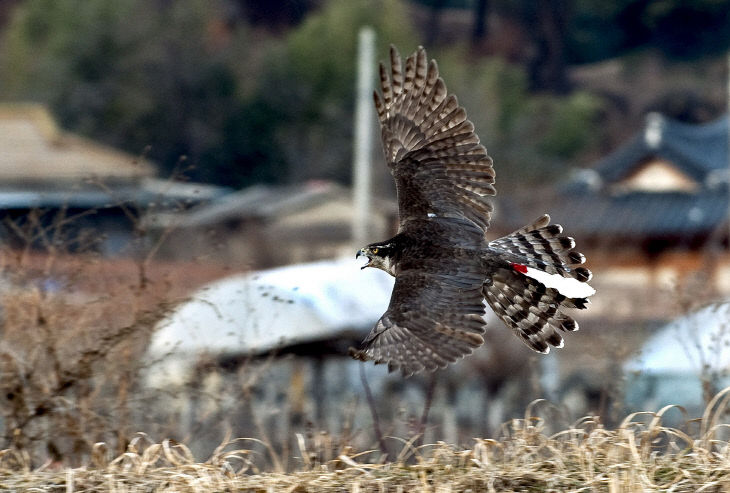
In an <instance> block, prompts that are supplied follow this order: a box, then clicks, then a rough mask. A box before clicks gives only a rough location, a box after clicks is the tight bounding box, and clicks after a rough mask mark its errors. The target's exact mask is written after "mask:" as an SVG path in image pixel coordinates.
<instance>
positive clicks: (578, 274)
mask: <svg viewBox="0 0 730 493" xmlns="http://www.w3.org/2000/svg"><path fill="white" fill-rule="evenodd" d="M576 263H577V262H576ZM573 272H574V273H575V278H576V279H578V280H579V281H580V282H588V281H590V280H591V278H593V273H592V272H591V271H590V270H588V269H586V268H585V267H576V268H575V269H574V270H573Z"/></svg>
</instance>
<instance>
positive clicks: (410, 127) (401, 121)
mask: <svg viewBox="0 0 730 493" xmlns="http://www.w3.org/2000/svg"><path fill="white" fill-rule="evenodd" d="M390 58H391V75H390V76H389V75H388V73H387V70H386V68H385V66H384V65H383V64H382V63H381V64H380V84H381V90H382V97H381V96H380V95H379V94H378V93H377V92H376V93H375V107H376V109H377V112H378V117H379V119H380V126H381V134H382V138H383V149H384V151H385V158H386V161H387V162H388V166H389V168H390V171H391V173H392V174H393V177H394V178H395V183H396V188H397V191H398V209H399V216H400V224H401V228H402V227H403V224H405V223H406V222H407V221H409V220H411V219H414V218H417V219H420V218H424V217H427V216H429V215H435V216H446V217H464V218H467V219H469V220H471V221H473V222H474V223H475V224H477V225H478V226H479V227H480V228H482V229H483V230H486V229H487V227H488V226H489V220H490V216H491V213H492V210H493V207H492V204H491V202H490V200H489V196H492V195H494V194H495V190H494V186H493V184H494V169H493V168H492V159H491V158H490V157H489V156H488V155H487V150H486V149H485V148H484V146H483V145H481V144H480V143H479V137H478V136H477V135H476V134H475V133H474V125H473V124H472V123H471V122H470V121H469V120H467V117H466V111H465V110H464V108H462V107H461V106H459V103H458V102H457V99H456V96H454V95H453V94H448V92H447V90H446V85H445V84H444V81H443V80H442V79H441V77H439V72H438V67H437V65H436V61H435V60H431V62H430V63H428V62H427V59H426V51H425V50H424V49H423V48H422V47H419V48H418V50H417V51H416V52H415V53H413V54H412V55H411V56H409V57H408V59H407V60H406V64H405V77H404V73H403V68H402V66H401V59H400V55H399V54H398V51H397V50H396V49H395V47H393V46H391V48H390Z"/></svg>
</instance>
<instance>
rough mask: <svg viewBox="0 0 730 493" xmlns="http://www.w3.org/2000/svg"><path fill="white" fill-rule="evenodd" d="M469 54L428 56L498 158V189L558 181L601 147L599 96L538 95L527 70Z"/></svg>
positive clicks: (455, 50) (460, 51)
mask: <svg viewBox="0 0 730 493" xmlns="http://www.w3.org/2000/svg"><path fill="white" fill-rule="evenodd" d="M469 53H470V51H469V50H467V49H463V48H450V49H448V50H443V51H441V52H436V51H434V50H432V52H431V53H429V54H430V55H435V56H436V57H437V58H438V60H439V67H440V70H441V74H442V76H443V77H444V80H445V81H446V82H447V85H448V88H449V91H451V92H453V93H454V94H457V95H458V97H459V102H460V103H461V104H462V105H463V106H464V107H465V108H466V109H467V113H468V116H469V119H470V120H471V121H472V122H473V123H474V126H475V129H476V131H477V134H478V135H479V136H480V137H481V139H482V142H483V143H484V145H485V146H486V147H487V150H488V152H489V154H490V155H491V156H492V157H493V158H494V160H495V169H496V172H497V181H498V186H499V187H502V186H504V185H506V186H507V187H519V186H524V184H525V183H537V182H541V183H545V182H549V181H554V180H556V179H559V178H560V177H561V176H562V175H564V174H565V173H567V172H568V171H569V170H570V168H571V166H572V164H573V163H574V162H575V160H576V159H579V158H580V157H581V156H582V155H583V153H587V152H590V151H591V149H592V147H593V146H596V145H598V143H599V142H600V140H601V137H602V134H601V131H602V129H601V127H600V126H599V125H598V121H597V118H598V116H599V115H600V112H601V110H602V108H603V106H602V101H601V100H600V99H599V98H598V97H596V96H593V95H591V94H588V93H584V92H578V93H571V94H567V95H564V96H555V95H551V94H549V93H542V94H540V95H535V94H533V93H531V92H530V82H529V77H528V74H527V71H526V70H525V69H524V68H523V67H520V66H519V65H515V64H508V63H506V62H505V61H503V60H501V59H499V58H496V57H495V58H481V59H477V60H474V59H473V58H472V57H471V56H470V54H469Z"/></svg>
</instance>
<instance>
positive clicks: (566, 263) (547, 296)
mask: <svg viewBox="0 0 730 493" xmlns="http://www.w3.org/2000/svg"><path fill="white" fill-rule="evenodd" d="M562 232H563V228H562V227H561V226H560V225H558V224H553V225H550V216H548V215H547V214H545V215H543V216H541V217H540V218H538V219H537V220H536V221H534V222H533V223H532V224H529V225H527V226H525V227H524V228H520V229H519V230H517V231H515V232H514V233H512V234H509V235H507V236H505V237H503V238H499V239H497V240H494V241H492V242H490V243H489V246H490V247H491V248H493V249H495V250H498V251H499V250H501V251H505V252H508V253H510V254H513V255H514V256H515V259H516V260H518V261H519V264H520V265H522V266H526V267H532V268H534V269H538V270H540V271H542V272H545V273H547V274H557V275H560V276H561V277H566V278H572V279H575V280H577V281H579V282H581V283H585V282H587V281H589V280H590V279H591V276H592V275H591V271H589V270H588V269H586V268H585V267H575V266H576V265H580V264H582V263H583V262H585V256H584V255H583V254H582V253H578V252H576V251H574V250H573V248H574V247H575V241H574V240H573V238H571V237H568V236H560V235H561V233H562ZM484 297H485V298H486V300H487V303H489V306H491V307H492V309H493V310H494V312H495V313H496V314H497V316H498V317H499V318H500V319H502V321H503V322H504V323H505V325H507V327H509V328H510V329H512V331H513V332H514V333H515V334H516V335H517V336H518V337H519V338H520V339H521V340H522V341H523V342H524V343H525V344H527V345H528V346H529V347H530V348H531V349H533V350H535V351H539V352H541V353H547V352H548V351H549V350H550V346H554V347H562V346H563V337H562V335H561V332H563V331H570V332H572V331H576V330H578V324H577V322H576V321H575V320H573V318H571V317H570V316H569V315H567V314H565V313H564V312H563V311H562V309H564V308H580V309H583V308H587V306H588V299H587V298H570V297H567V296H565V295H563V294H562V293H560V291H558V290H557V289H555V288H551V287H546V286H545V285H544V284H542V283H541V282H539V281H537V280H535V279H533V278H532V277H530V276H529V274H528V275H526V274H525V273H522V272H519V271H518V270H515V269H514V268H499V269H497V271H496V272H495V273H494V275H493V276H492V278H491V280H490V282H488V283H487V284H485V286H484Z"/></svg>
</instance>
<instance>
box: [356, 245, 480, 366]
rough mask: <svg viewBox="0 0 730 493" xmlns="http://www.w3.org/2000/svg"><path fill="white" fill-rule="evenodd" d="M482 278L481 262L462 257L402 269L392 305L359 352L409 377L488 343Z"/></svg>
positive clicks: (364, 358) (360, 357)
mask: <svg viewBox="0 0 730 493" xmlns="http://www.w3.org/2000/svg"><path fill="white" fill-rule="evenodd" d="M482 282H483V276H482V275H480V274H478V272H477V267H476V263H469V262H464V261H462V260H456V259H454V260H444V259H440V260H438V261H436V260H432V261H428V262H425V263H424V265H423V266H421V268H419V269H412V270H407V271H405V272H402V273H400V274H399V275H398V276H397V277H396V280H395V286H394V287H393V293H392V295H391V299H390V305H389V306H388V309H387V310H386V312H385V314H384V315H383V316H382V317H381V318H380V320H379V321H378V323H377V324H376V325H375V327H374V328H373V330H372V331H371V332H370V334H369V335H368V337H367V338H366V339H365V341H364V342H363V345H364V349H363V350H361V351H357V352H356V354H354V356H355V357H356V358H358V359H362V360H374V361H375V362H376V363H385V364H387V365H388V367H389V368H390V369H391V370H395V369H400V370H401V371H402V372H403V374H404V375H406V376H408V375H412V374H413V373H417V372H419V371H422V370H435V369H437V368H443V367H445V366H446V365H448V364H449V363H452V362H454V361H456V360H457V359H458V358H461V357H463V356H465V355H467V354H469V353H471V352H472V350H473V349H474V348H476V347H479V346H480V345H481V344H482V342H483V338H482V335H481V334H482V333H483V332H484V318H483V317H484V308H485V307H484V303H483V299H484V297H483V295H482V293H481V289H482Z"/></svg>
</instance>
